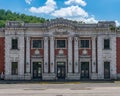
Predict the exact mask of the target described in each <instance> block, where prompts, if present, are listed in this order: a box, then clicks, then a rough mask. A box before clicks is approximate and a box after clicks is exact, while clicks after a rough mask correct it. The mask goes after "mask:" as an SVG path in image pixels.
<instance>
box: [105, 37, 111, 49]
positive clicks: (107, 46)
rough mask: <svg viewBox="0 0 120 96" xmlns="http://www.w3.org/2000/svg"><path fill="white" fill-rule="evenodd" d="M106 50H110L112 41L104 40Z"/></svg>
mask: <svg viewBox="0 0 120 96" xmlns="http://www.w3.org/2000/svg"><path fill="white" fill-rule="evenodd" d="M104 49H110V39H104Z"/></svg>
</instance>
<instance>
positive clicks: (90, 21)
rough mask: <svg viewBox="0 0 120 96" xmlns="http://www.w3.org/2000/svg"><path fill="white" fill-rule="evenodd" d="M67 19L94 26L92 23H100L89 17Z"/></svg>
mask: <svg viewBox="0 0 120 96" xmlns="http://www.w3.org/2000/svg"><path fill="white" fill-rule="evenodd" d="M66 19H70V20H74V21H78V22H79V21H82V22H85V23H88V24H92V23H98V20H96V19H95V18H94V17H88V18H84V17H72V18H66Z"/></svg>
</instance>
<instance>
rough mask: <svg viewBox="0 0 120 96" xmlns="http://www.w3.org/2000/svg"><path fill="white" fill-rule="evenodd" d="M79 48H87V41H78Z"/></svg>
mask: <svg viewBox="0 0 120 96" xmlns="http://www.w3.org/2000/svg"><path fill="white" fill-rule="evenodd" d="M80 48H89V40H80Z"/></svg>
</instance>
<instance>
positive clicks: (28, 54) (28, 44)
mask: <svg viewBox="0 0 120 96" xmlns="http://www.w3.org/2000/svg"><path fill="white" fill-rule="evenodd" d="M26 73H30V37H26Z"/></svg>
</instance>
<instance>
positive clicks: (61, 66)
mask: <svg viewBox="0 0 120 96" xmlns="http://www.w3.org/2000/svg"><path fill="white" fill-rule="evenodd" d="M57 78H58V79H65V63H64V62H58V63H57Z"/></svg>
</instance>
